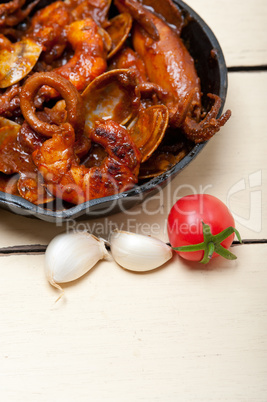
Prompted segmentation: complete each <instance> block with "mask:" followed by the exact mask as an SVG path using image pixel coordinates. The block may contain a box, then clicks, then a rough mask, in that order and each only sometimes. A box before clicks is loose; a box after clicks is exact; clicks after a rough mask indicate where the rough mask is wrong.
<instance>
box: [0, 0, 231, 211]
mask: <svg viewBox="0 0 267 402" xmlns="http://www.w3.org/2000/svg"><path fill="white" fill-rule="evenodd" d="M38 3H39V2H37V1H32V2H26V1H25V0H12V1H10V2H7V3H5V4H1V5H0V190H1V191H5V192H9V193H11V194H16V195H20V196H21V197H23V198H25V199H26V200H28V201H30V202H31V203H33V204H36V205H40V204H46V203H49V202H51V201H53V200H54V199H61V200H63V201H66V202H67V203H71V204H79V203H82V202H85V201H88V200H90V199H93V198H98V197H105V196H109V195H113V194H116V193H119V192H123V191H126V190H128V189H130V188H131V187H133V186H135V185H137V184H138V183H140V181H142V182H143V181H144V180H148V179H150V178H151V177H155V176H157V175H160V174H162V173H164V172H166V171H167V170H169V169H170V168H171V167H172V166H174V165H175V164H176V163H178V162H179V161H180V160H181V159H182V158H183V157H184V156H185V155H186V154H187V153H188V152H189V151H190V149H192V147H193V146H194V144H195V143H199V142H203V141H206V140H208V139H209V138H211V137H212V136H213V135H214V134H215V133H216V132H217V131H218V130H219V129H220V127H222V126H223V125H224V124H225V123H226V121H227V120H228V119H229V117H230V114H231V113H230V111H226V112H225V113H224V114H223V115H222V116H221V117H217V115H218V112H219V110H220V107H221V100H220V98H219V97H218V96H217V95H216V94H207V97H208V98H209V99H210V101H211V103H213V104H212V105H211V107H210V109H209V110H204V108H203V106H202V93H201V82H200V79H199V77H198V75H197V71H196V68H195V63H194V60H193V58H192V56H191V55H190V53H189V52H188V50H187V48H186V46H185V45H184V43H183V40H182V39H181V32H182V29H183V26H184V25H185V19H184V15H183V13H182V12H181V11H180V10H179V8H178V7H177V6H176V5H175V4H174V3H173V2H172V1H171V0H161V1H160V2H159V1H157V0H142V1H137V0H114V1H113V2H112V1H111V0H94V1H91V0H65V1H54V2H53V1H44V0H43V1H41V2H40V3H39V4H38ZM29 14H30V15H31V18H30V19H29V18H26V17H27V16H28V15H29Z"/></svg>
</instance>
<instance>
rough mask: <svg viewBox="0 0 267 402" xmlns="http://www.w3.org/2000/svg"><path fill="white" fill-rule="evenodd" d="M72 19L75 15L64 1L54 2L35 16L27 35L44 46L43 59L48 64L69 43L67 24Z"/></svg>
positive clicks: (58, 55) (56, 57)
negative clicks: (66, 31) (66, 32)
mask: <svg viewBox="0 0 267 402" xmlns="http://www.w3.org/2000/svg"><path fill="white" fill-rule="evenodd" d="M72 21H73V17H72V15H71V13H70V11H69V10H68V8H67V7H66V5H65V4H64V3H63V1H56V2H54V3H52V4H50V5H49V6H47V7H45V8H43V9H41V10H39V11H38V12H37V13H36V14H35V15H34V16H33V18H32V21H31V25H30V27H29V29H28V31H27V33H26V36H27V37H29V38H31V39H33V40H34V41H35V42H37V43H38V44H39V45H41V46H42V48H43V54H42V59H43V61H44V62H46V63H47V64H51V62H52V61H54V60H55V59H58V58H59V57H60V56H61V55H62V53H63V51H64V49H65V47H66V44H67V39H66V35H65V26H66V25H69V24H70V23H71V22H72Z"/></svg>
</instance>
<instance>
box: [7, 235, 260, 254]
mask: <svg viewBox="0 0 267 402" xmlns="http://www.w3.org/2000/svg"><path fill="white" fill-rule="evenodd" d="M245 244H246V245H248V244H267V239H243V240H242V244H240V243H239V241H238V240H234V241H233V244H232V247H235V246H241V245H245ZM107 248H108V247H107ZM46 249H47V245H42V244H29V245H21V246H10V247H2V248H0V256H7V255H13V254H44V253H45V251H46Z"/></svg>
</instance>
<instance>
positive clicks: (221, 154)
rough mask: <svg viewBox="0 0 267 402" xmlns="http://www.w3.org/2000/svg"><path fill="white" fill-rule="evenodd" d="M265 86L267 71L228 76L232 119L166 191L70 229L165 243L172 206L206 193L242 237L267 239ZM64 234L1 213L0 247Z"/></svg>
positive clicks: (58, 228)
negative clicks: (231, 217)
mask: <svg viewBox="0 0 267 402" xmlns="http://www.w3.org/2000/svg"><path fill="white" fill-rule="evenodd" d="M266 86H267V72H262V73H252V72H250V73H231V74H229V91H228V97H227V104H226V107H229V108H230V109H231V110H232V117H231V119H230V120H229V122H228V123H227V125H226V126H225V127H224V128H223V129H222V130H221V132H220V133H219V134H217V135H216V136H215V138H213V139H212V140H211V141H210V142H209V143H208V144H207V146H206V147H205V148H204V149H203V151H202V152H201V153H200V154H199V155H198V157H197V158H196V159H195V160H194V161H193V162H192V163H191V164H190V165H189V166H188V167H187V168H186V169H184V170H183V171H182V172H181V173H180V174H179V175H178V176H177V177H176V178H175V179H174V180H173V181H172V182H171V183H170V184H169V185H168V186H167V187H166V188H165V189H164V191H162V192H160V193H158V194H157V195H156V196H154V197H153V198H152V199H150V200H146V201H145V202H144V203H143V204H141V205H139V206H137V207H135V208H133V209H132V210H130V211H126V212H125V213H119V214H116V215H113V216H110V217H105V218H98V219H90V220H85V221H82V222H78V223H75V222H70V223H69V224H68V226H67V229H77V230H89V231H90V232H94V233H95V234H96V235H97V236H102V237H108V235H109V232H110V230H111V229H113V228H121V229H124V230H130V231H134V232H139V233H143V234H150V235H154V236H156V237H160V238H162V239H163V240H165V241H167V240H168V238H167V233H166V218H167V215H168V212H169V210H170V208H171V206H172V205H173V203H174V202H175V201H176V200H177V199H178V198H179V197H181V196H183V195H185V194H188V193H192V192H203V191H204V192H206V193H210V194H213V195H215V196H217V197H218V198H220V199H221V200H222V201H223V202H225V203H228V205H229V207H230V209H231V211H232V212H233V213H234V214H235V216H236V220H237V227H238V229H239V230H240V233H241V235H242V237H243V238H248V239H262V238H267V210H266V208H264V205H266V203H267V174H266V170H267V163H266V141H267V136H266V118H265V105H266V91H265V88H266ZM248 94H249V96H248ZM65 230H66V226H56V225H55V224H52V223H47V222H43V221H39V220H36V219H29V218H25V217H22V216H16V215H13V214H11V213H10V212H7V211H4V210H0V247H9V246H14V245H24V244H25V245H28V244H41V245H46V244H47V243H48V242H49V241H50V240H51V239H52V238H53V237H54V236H55V235H56V234H58V233H60V232H63V231H65Z"/></svg>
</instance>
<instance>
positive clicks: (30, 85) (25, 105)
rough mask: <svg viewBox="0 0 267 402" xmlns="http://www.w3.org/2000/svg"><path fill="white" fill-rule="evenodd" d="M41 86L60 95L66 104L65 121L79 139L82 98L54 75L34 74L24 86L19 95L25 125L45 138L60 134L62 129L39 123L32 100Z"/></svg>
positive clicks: (67, 83)
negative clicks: (49, 88) (50, 88)
mask: <svg viewBox="0 0 267 402" xmlns="http://www.w3.org/2000/svg"><path fill="white" fill-rule="evenodd" d="M43 85H48V86H50V87H52V88H54V89H56V91H58V92H59V93H60V95H61V96H62V98H63V99H64V100H65V102H66V109H67V121H68V123H70V125H71V126H72V127H73V129H74V131H75V133H76V136H77V137H80V136H81V135H82V134H83V129H84V111H83V102H82V98H81V96H80V94H79V92H78V91H77V89H76V88H75V87H74V86H73V85H72V84H71V83H70V82H69V81H68V80H67V79H65V78H63V77H61V76H60V75H58V74H56V73H53V72H51V73H35V74H33V75H32V76H31V77H30V78H29V79H28V80H27V81H26V82H25V84H24V86H23V87H22V90H21V94H20V107H21V111H22V114H23V116H24V118H25V120H26V121H27V123H28V124H29V125H30V126H31V127H32V128H33V129H34V130H35V131H36V132H37V133H40V134H42V135H44V136H46V137H52V135H53V134H59V133H61V132H62V127H61V126H57V125H55V124H48V123H46V122H44V121H41V120H40V119H39V118H38V117H37V115H36V113H35V107H34V98H35V96H36V94H37V92H38V91H39V89H40V88H41V87H42V86H43Z"/></svg>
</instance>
